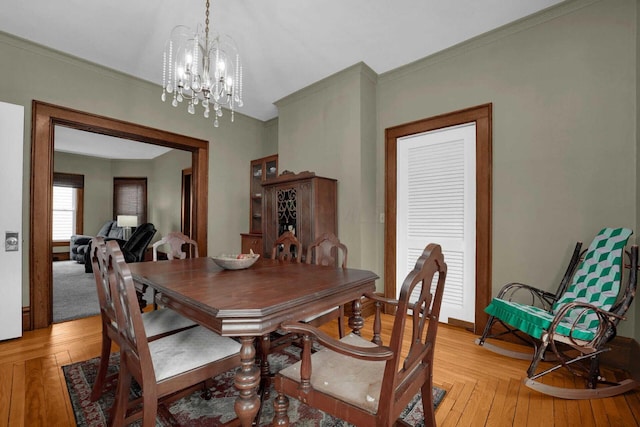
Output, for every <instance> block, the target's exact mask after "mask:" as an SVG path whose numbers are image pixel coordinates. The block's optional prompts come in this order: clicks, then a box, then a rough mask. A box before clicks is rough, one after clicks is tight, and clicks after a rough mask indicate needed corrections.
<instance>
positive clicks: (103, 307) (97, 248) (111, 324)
mask: <svg viewBox="0 0 640 427" xmlns="http://www.w3.org/2000/svg"><path fill="white" fill-rule="evenodd" d="M114 243H115V242H114ZM90 261H91V263H92V264H93V276H94V278H95V281H96V289H97V292H98V302H99V304H100V316H101V318H102V349H101V351H100V363H99V366H98V373H97V375H96V380H95V382H94V384H93V389H92V391H91V400H92V401H94V402H95V401H96V400H98V398H100V396H101V395H102V392H103V389H104V387H105V384H106V383H107V368H108V367H109V355H110V353H111V343H112V342H114V341H115V342H116V343H117V344H119V336H118V330H117V327H116V324H117V323H116V312H115V308H114V305H113V297H112V294H111V289H110V287H109V277H108V273H107V266H106V245H105V241H104V238H102V237H94V238H93V239H92V243H91V254H90ZM141 317H142V323H143V325H144V329H145V333H146V335H147V338H148V339H149V341H153V340H155V339H158V338H161V337H163V336H166V335H169V334H172V333H176V332H180V331H182V330H185V329H187V328H192V327H194V326H196V324H195V323H194V322H193V321H191V320H189V319H187V318H186V317H184V316H181V315H180V314H178V313H177V312H175V311H173V310H169V309H163V310H156V311H150V312H145V313H142V314H141Z"/></svg>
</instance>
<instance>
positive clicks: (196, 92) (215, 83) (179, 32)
mask: <svg viewBox="0 0 640 427" xmlns="http://www.w3.org/2000/svg"><path fill="white" fill-rule="evenodd" d="M169 98H173V99H172V101H171V105H173V106H174V107H177V106H178V105H179V104H180V103H182V102H183V101H186V103H187V111H188V112H189V113H190V114H195V113H196V107H197V106H198V105H201V106H202V108H203V114H204V117H205V118H209V116H210V115H213V125H214V126H215V127H218V125H219V122H218V118H219V117H222V107H223V106H224V107H226V108H228V109H229V110H231V121H232V122H233V119H234V112H235V109H236V108H239V107H242V105H243V102H242V64H241V63H240V55H239V54H238V49H237V47H236V44H235V42H234V41H233V39H232V38H231V37H229V36H227V35H218V34H217V33H212V34H209V0H207V6H206V13H205V27H204V33H203V32H202V27H201V26H200V25H198V27H197V30H196V31H195V32H194V31H192V30H191V29H190V28H189V27H186V26H184V25H178V26H177V27H175V28H174V29H173V30H172V31H171V36H170V38H169V41H168V42H167V44H166V45H165V50H164V54H163V65H162V101H163V102H164V101H166V100H167V99H169ZM211 109H213V112H211Z"/></svg>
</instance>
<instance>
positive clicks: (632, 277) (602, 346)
mask: <svg viewBox="0 0 640 427" xmlns="http://www.w3.org/2000/svg"><path fill="white" fill-rule="evenodd" d="M632 233H633V232H632V231H631V230H629V229H626V228H604V229H602V230H601V231H600V233H598V235H597V236H596V237H595V239H594V240H593V242H592V243H591V245H590V246H589V248H588V249H587V250H586V251H585V253H584V257H583V259H582V261H581V262H580V264H579V265H578V266H577V271H575V274H574V270H576V265H577V264H578V262H579V260H580V249H581V244H580V243H578V244H577V245H576V248H575V250H574V254H573V257H572V259H571V262H570V263H569V267H568V268H567V271H566V273H565V276H564V278H563V280H562V282H561V283H560V287H559V289H558V291H557V292H556V294H555V295H554V294H552V293H550V292H546V291H542V290H539V289H536V288H533V287H531V286H528V285H524V284H521V283H509V284H507V285H505V286H504V287H503V288H502V289H501V291H500V293H499V294H498V296H497V297H496V298H494V299H493V300H492V301H491V303H490V304H489V306H487V308H486V309H485V311H486V312H487V313H488V314H490V315H491V317H490V318H489V321H488V322H487V326H486V327H485V330H484V333H483V334H482V337H481V338H479V339H478V340H477V341H476V342H477V344H479V345H481V346H485V347H486V348H487V349H489V350H492V351H495V352H497V353H501V354H505V355H508V356H512V357H518V358H525V357H526V354H525V353H516V352H512V351H509V350H505V349H503V348H501V347H499V346H496V345H493V344H490V343H487V342H486V340H487V339H489V338H495V337H499V336H503V335H505V334H513V335H514V336H515V337H517V338H518V339H519V340H521V341H525V342H527V343H529V344H531V345H533V347H534V353H533V357H532V361H531V364H530V365H529V368H528V370H527V379H526V380H525V385H526V386H527V387H529V388H531V389H533V390H537V391H539V392H541V393H544V394H547V395H550V396H555V397H560V398H564V399H593V398H601V397H610V396H615V395H618V394H621V393H624V392H626V391H629V390H631V389H633V388H636V387H639V386H640V382H638V381H637V379H625V380H623V381H621V382H617V383H616V382H609V381H607V380H606V379H605V378H604V377H603V376H602V375H601V372H600V355H601V354H602V353H604V352H606V351H609V350H610V348H609V347H607V343H608V342H609V341H610V340H612V339H613V338H614V337H615V335H616V328H617V325H618V323H619V322H620V320H623V319H624V315H625V313H626V311H627V310H628V308H629V306H630V305H631V302H632V301H633V298H634V295H635V291H636V286H637V270H638V247H637V246H633V247H632V248H631V251H630V252H628V253H627V255H628V257H629V259H630V262H629V265H628V266H627V267H629V268H630V271H629V275H628V279H627V281H626V286H624V287H623V288H622V290H621V282H622V259H623V253H624V247H625V245H626V243H627V240H628V239H629V237H630V236H631V234H632ZM519 291H525V293H526V294H527V295H530V296H532V297H533V299H534V303H533V304H523V303H521V302H516V301H515V300H514V299H515V298H516V297H517V296H518V293H522V292H519ZM536 303H537V304H536ZM497 324H500V325H502V327H503V329H506V332H504V331H502V332H498V333H495V332H493V328H494V326H496V325H497ZM549 350H551V352H552V353H553V354H552V355H549V354H547V353H548V352H549ZM529 357H531V356H530V355H529ZM541 361H549V362H554V363H555V365H554V366H552V367H551V368H548V369H544V370H542V371H540V372H538V365H539V364H540V362H541ZM562 367H564V368H566V369H568V370H569V371H570V372H571V373H572V374H574V375H577V376H580V377H584V379H585V382H586V388H584V389H574V388H563V387H557V386H552V385H549V384H543V383H541V382H539V381H537V380H538V379H539V378H540V377H542V376H544V375H546V374H549V373H551V372H554V371H556V370H557V369H559V368H562ZM598 385H601V386H602V385H606V386H605V387H598Z"/></svg>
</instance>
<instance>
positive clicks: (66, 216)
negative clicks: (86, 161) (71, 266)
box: [52, 172, 84, 242]
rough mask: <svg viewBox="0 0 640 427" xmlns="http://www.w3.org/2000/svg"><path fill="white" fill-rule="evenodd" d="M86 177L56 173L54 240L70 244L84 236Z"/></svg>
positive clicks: (54, 183) (54, 177) (54, 179)
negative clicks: (78, 236) (78, 237)
mask: <svg viewBox="0 0 640 427" xmlns="http://www.w3.org/2000/svg"><path fill="white" fill-rule="evenodd" d="M83 195H84V175H75V174H67V173H58V172H54V174H53V218H52V219H53V221H52V230H53V233H52V240H53V241H54V242H61V241H64V242H68V241H69V239H70V237H71V235H72V234H82V212H83Z"/></svg>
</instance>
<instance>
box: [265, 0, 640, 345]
mask: <svg viewBox="0 0 640 427" xmlns="http://www.w3.org/2000/svg"><path fill="white" fill-rule="evenodd" d="M637 28H638V2H637V1H636V0H602V1H570V2H567V3H563V4H561V5H560V6H558V7H554V8H551V9H548V10H546V11H543V12H541V13H539V14H537V15H535V16H533V17H530V18H529V19H526V20H523V21H520V22H517V23H514V24H512V25H509V26H506V27H503V28H501V29H498V30H496V31H493V32H490V33H487V34H485V35H482V36H480V37H477V38H476V39H473V40H470V41H468V42H465V43H462V44H460V45H458V46H455V47H453V48H451V49H448V50H446V51H444V52H441V53H438V54H436V55H433V56H431V57H428V58H425V59H423V60H421V61H417V62H415V63H412V64H410V65H407V66H405V67H402V68H399V69H396V70H393V71H391V72H389V73H386V74H384V75H381V76H378V78H377V83H376V86H375V87H376V99H375V105H376V108H375V112H372V111H371V104H372V103H373V101H372V100H371V99H370V98H369V97H368V96H367V94H368V91H367V90H365V89H363V88H364V86H365V83H364V82H366V81H367V79H366V78H363V73H360V70H361V69H362V68H361V65H356V66H353V67H351V68H349V69H347V70H344V71H343V72H340V73H337V74H336V75H334V76H331V77H329V78H327V79H325V80H323V81H321V82H318V83H315V84H314V85H311V86H310V87H308V88H305V89H303V90H301V91H299V92H297V93H295V94H292V95H290V96H288V97H287V98H285V99H283V100H281V101H279V102H278V103H277V104H276V105H277V106H278V110H279V155H280V169H281V170H284V169H290V170H293V171H296V172H299V171H301V170H312V171H315V172H316V173H318V174H320V175H326V176H330V177H334V178H337V179H338V180H339V182H340V184H339V192H340V197H339V211H340V215H339V219H340V221H339V234H340V238H341V239H342V240H344V241H345V243H346V244H347V245H349V252H350V254H349V255H350V260H351V248H352V246H353V245H354V244H355V245H356V253H357V254H358V255H357V256H356V258H355V259H356V263H355V265H354V266H361V267H363V268H368V269H371V270H373V271H375V272H377V273H378V274H379V275H380V276H382V275H383V272H384V263H383V261H384V258H383V256H384V250H383V244H384V226H383V224H381V223H379V222H378V221H376V218H377V215H378V214H379V213H382V212H384V179H385V177H384V132H385V129H386V128H389V127H392V126H397V125H400V124H403V123H408V122H411V121H414V120H419V119H424V118H428V117H432V116H436V115H439V114H443V113H447V112H452V111H456V110H460V109H463V108H467V107H472V106H476V105H480V104H485V103H492V104H493V203H492V210H493V230H492V232H493V234H492V241H493V262H492V272H493V282H492V285H493V293H494V294H495V293H497V291H498V290H499V289H500V287H501V286H502V285H503V284H504V283H506V282H509V281H522V282H526V283H530V284H532V285H535V286H538V287H541V288H545V289H554V290H555V288H556V287H557V283H558V282H559V280H560V278H561V275H562V273H563V270H564V268H565V266H566V264H567V262H568V260H569V257H570V255H571V250H572V249H573V246H574V244H575V242H576V241H577V240H583V241H585V242H586V243H588V242H590V241H591V239H592V238H593V236H594V235H595V234H596V233H597V232H598V231H599V229H600V228H602V227H605V226H625V227H631V228H635V229H636V234H637V233H639V232H640V229H639V226H638V219H637V205H638V201H637V199H638V186H637V184H636V168H637V164H638V163H639V161H638V160H637V158H636V150H637V146H638V136H637V133H638V130H637V126H638V124H637V123H638V121H639V118H638V108H637V105H638V98H639V95H638V79H639V77H638V46H640V42H638V35H637ZM364 67H366V66H364ZM370 80H371V81H374V80H375V78H371V79H370ZM361 84H362V86H361ZM361 112H362V114H360V113H361ZM372 125H373V126H375V128H376V131H375V138H376V143H375V146H373V145H372V144H369V140H370V137H371V134H370V133H369V132H368V131H367V130H368V129H370V127H371V126H372ZM371 151H375V153H376V155H375V159H373V158H371V157H369V155H370V153H371ZM372 162H375V167H372ZM372 170H375V181H376V183H375V192H376V197H375V200H376V206H375V207H374V208H371V206H370V205H369V204H368V201H369V199H368V197H367V194H368V193H369V191H371V185H372V184H371V183H370V182H369V181H368V180H367V178H368V177H369V176H370V175H371V173H370V171H372ZM372 214H373V215H372ZM354 230H360V231H354ZM367 242H370V243H371V245H368V244H367ZM633 242H635V238H634V239H633ZM374 245H375V246H376V250H375V251H368V252H367V254H369V253H373V254H374V257H373V258H369V257H368V256H364V252H363V248H364V247H367V248H369V246H374ZM350 264H351V262H350ZM382 283H383V282H382V281H379V282H378V289H382ZM638 304H640V303H638V302H637V301H636V302H635V303H634V307H633V308H632V309H631V311H630V313H629V321H627V322H623V324H622V326H621V328H620V334H621V335H624V336H634V337H635V338H636V339H640V328H639V327H638V325H639V324H640V321H639V320H637V317H640V316H637V315H636V313H635V312H636V311H638V308H637V307H638Z"/></svg>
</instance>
